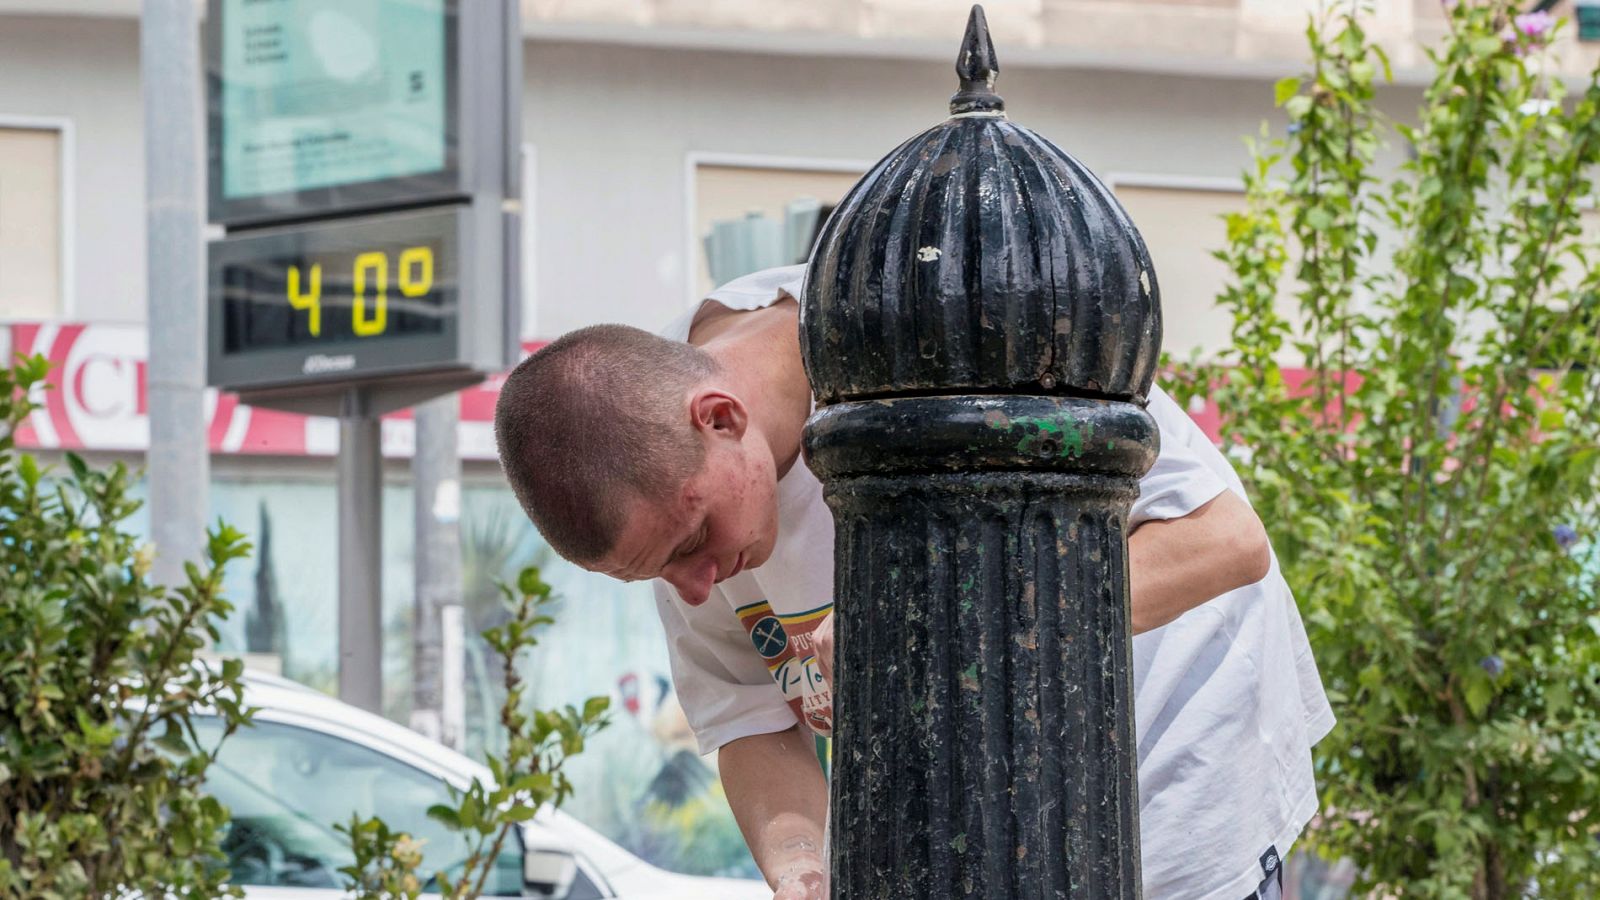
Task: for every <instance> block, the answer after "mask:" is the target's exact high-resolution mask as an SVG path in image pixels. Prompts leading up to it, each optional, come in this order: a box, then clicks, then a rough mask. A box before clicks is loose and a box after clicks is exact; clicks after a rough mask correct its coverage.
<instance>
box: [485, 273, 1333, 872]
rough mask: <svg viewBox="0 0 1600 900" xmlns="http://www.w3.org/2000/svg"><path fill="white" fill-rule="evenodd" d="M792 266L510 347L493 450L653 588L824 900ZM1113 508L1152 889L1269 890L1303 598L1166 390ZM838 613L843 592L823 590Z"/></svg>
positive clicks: (770, 847)
mask: <svg viewBox="0 0 1600 900" xmlns="http://www.w3.org/2000/svg"><path fill="white" fill-rule="evenodd" d="M803 275H804V268H803V267H801V266H791V267H786V268H783V269H773V270H768V271H766V272H759V273H756V274H755V275H750V276H746V277H745V278H741V279H739V280H737V281H734V282H732V283H730V284H728V285H726V286H724V287H722V288H720V289H718V290H717V291H714V292H712V294H711V295H710V296H709V298H708V299H707V300H706V301H705V302H704V303H702V304H700V306H699V308H698V309H696V310H694V311H692V312H691V313H690V314H689V315H687V316H685V317H684V318H682V319H680V320H679V321H678V322H676V323H674V324H673V325H672V326H671V327H669V328H668V329H667V331H666V332H665V335H664V337H657V336H654V335H650V334H647V333H645V332H642V331H639V330H637V329H632V328H627V327H625V326H614V325H612V326H604V325H603V326H595V327H593V328H588V329H582V330H580V331H577V332H573V333H572V334H569V335H567V336H565V337H563V338H561V339H560V340H557V341H555V342H554V343H552V344H550V345H549V346H548V347H546V348H544V349H543V350H541V351H539V352H538V353H537V354H534V355H533V356H532V357H530V358H529V359H528V360H526V361H524V362H523V363H522V365H520V366H519V367H518V368H517V369H516V371H514V372H513V373H512V374H511V376H510V377H509V378H508V379H507V381H506V384H505V386H504V388H502V390H501V395H500V401H499V406H498V408H497V409H496V412H495V429H496V436H497V439H498V441H499V447H500V458H501V462H502V465H503V466H504V468H505V471H506V475H507V477H508V479H509V480H510V482H511V485H512V488H513V489H514V490H515V491H516V494H517V497H518V499H519V501H520V502H521V503H522V506H523V508H524V509H525V510H527V512H528V515H529V517H530V518H531V519H532V520H533V522H534V524H535V525H536V526H538V528H539V530H540V531H541V532H542V533H543V534H544V536H545V538H546V540H548V541H549V543H550V545H551V547H553V548H554V549H555V550H556V551H557V552H558V553H560V554H561V555H562V556H564V557H566V558H567V559H569V560H571V561H573V562H575V563H577V564H579V565H581V566H583V567H584V568H587V569H590V570H592V571H596V572H603V573H605V574H608V575H611V576H613V577H616V578H620V579H624V580H629V581H633V580H644V579H652V580H654V581H655V586H656V599H657V611H658V613H659V614H660V617H661V621H662V624H663V626H664V627H665V629H666V633H667V640H668V643H669V649H670V653H671V658H672V668H673V677H674V681H675V682H676V686H677V691H678V695H679V698H680V700H681V702H682V704H683V707H684V711H685V713H686V715H687V716H688V719H689V723H690V725H691V726H692V727H693V728H694V731H695V735H696V739H697V741H698V743H699V746H700V750H701V752H702V753H710V752H712V751H713V750H717V751H720V758H719V764H720V769H721V775H722V781H723V785H724V788H725V790H726V793H727V796H728V802H729V804H730V806H732V808H733V811H734V816H735V817H736V818H737V819H738V821H739V826H740V829H741V830H742V831H743V833H744V836H745V840H746V841H747V842H748V843H749V845H750V850H751V852H752V853H753V854H754V856H755V859H756V862H757V864H758V865H759V866H760V867H761V871H762V872H763V873H764V874H765V875H766V877H767V880H768V882H769V883H770V884H771V885H772V886H773V889H774V891H775V892H776V893H775V896H776V897H777V898H778V900H809V898H813V897H823V896H825V893H823V891H824V882H825V874H824V873H825V870H824V865H823V856H822V849H823V845H824V837H823V827H824V821H825V817H826V813H827V784H826V781H825V779H824V777H823V774H822V771H821V769H820V767H819V766H818V764H817V761H816V759H815V756H814V754H813V751H812V739H811V734H812V733H813V732H815V733H818V734H822V735H828V734H829V733H830V730H831V727H832V708H831V706H832V704H831V691H830V689H829V682H828V676H829V671H828V666H829V665H830V664H831V641H832V639H831V623H832V618H831V612H832V605H833V602H834V597H833V596H832V591H833V519H832V516H831V514H830V513H829V511H828V509H827V507H826V506H825V505H824V503H823V501H822V489H821V485H820V484H819V483H818V481H817V479H816V478H815V477H814V476H812V475H811V473H810V471H809V470H807V469H806V466H805V463H804V461H803V460H802V459H801V458H800V438H801V431H802V428H803V426H804V424H805V421H806V418H807V416H808V415H809V414H810V412H811V408H812V401H811V394H810V388H809V385H808V384H807V381H806V377H805V372H804V370H803V368H802V366H801V362H800V350H799V337H798V335H799V328H798V304H797V300H796V298H797V297H798V296H799V295H800V280H801V278H802V277H803ZM1149 410H1150V412H1151V414H1152V415H1153V416H1154V417H1155V419H1156V422H1157V424H1158V425H1159V426H1160V431H1161V451H1160V456H1159V458H1158V459H1157V462H1156V464H1155V466H1154V467H1153V468H1152V469H1151V471H1150V472H1149V473H1148V474H1147V475H1146V476H1145V477H1144V478H1143V479H1141V481H1140V495H1139V499H1138V500H1137V501H1136V502H1135V504H1134V507H1133V511H1132V515H1131V516H1130V518H1129V528H1130V536H1129V575H1130V589H1131V596H1132V617H1133V629H1134V631H1135V635H1136V636H1135V638H1134V644H1133V649H1134V656H1133V665H1134V689H1135V700H1134V712H1135V717H1136V727H1137V731H1138V735H1139V748H1138V759H1139V787H1140V825H1141V838H1142V840H1141V843H1142V853H1143V873H1144V886H1145V895H1146V896H1147V897H1150V898H1152V900H1163V898H1183V900H1189V898H1193V900H1239V898H1241V897H1258V896H1260V897H1275V896H1277V894H1276V893H1275V892H1276V891H1280V890H1281V877H1282V875H1281V872H1282V870H1281V866H1280V865H1279V860H1280V859H1281V854H1282V853H1283V852H1286V851H1287V850H1288V848H1289V845H1290V844H1291V843H1292V842H1293V841H1294V839H1295V837H1296V836H1297V835H1298V834H1299V832H1300V829H1301V828H1302V827H1304V825H1305V823H1306V822H1307V821H1309V819H1310V818H1311V816H1312V814H1313V813H1314V812H1315V811H1316V805H1317V799H1316V791H1315V785H1314V784H1313V781H1312V773H1311V758H1310V748H1311V746H1312V744H1314V743H1315V742H1316V741H1317V740H1318V739H1320V738H1321V737H1322V736H1323V735H1324V734H1326V733H1327V731H1328V729H1329V728H1331V727H1332V724H1333V715H1332V712H1331V711H1330V709H1329V707H1328V703H1327V700H1326V698H1325V697H1324V695H1323V691H1322V686H1321V682H1320V680H1319V678H1318V675H1317V671H1316V664H1315V663H1314V662H1313V660H1312V658H1311V651H1310V647H1309V646H1308V644H1307V641H1306V637H1305V631H1304V628H1303V627H1302V625H1301V623H1300V617H1299V614H1298V612H1297V611H1296V609H1295V606H1294V600H1293V597H1292V596H1291V595H1290V594H1289V591H1288V588H1287V586H1286V585H1285V584H1284V582H1283V579H1282V577H1281V576H1280V575H1279V574H1278V571H1277V565H1276V563H1275V561H1274V559H1273V557H1272V552H1271V548H1270V547H1269V546H1268V544H1267V539H1266V535H1265V532H1264V530H1263V529H1262V527H1261V523H1260V521H1259V520H1258V519H1257V518H1256V516H1255V513H1254V512H1253V511H1252V510H1251V508H1250V506H1249V503H1248V502H1247V501H1246V500H1245V495H1244V490H1243V488H1242V486H1241V485H1240V483H1239V480H1238V478H1237V477H1236V476H1235V475H1234V473H1233V471H1232V469H1231V468H1230V467H1229V466H1228V464H1227V462H1226V461H1225V460H1224V459H1223V457H1222V455H1221V454H1220V453H1218V452H1217V450H1216V448H1215V447H1213V446H1212V445H1211V444H1210V442H1209V441H1208V440H1206V438H1205V436H1204V435H1203V434H1202V433H1201V432H1200V431H1199V429H1198V428H1196V427H1195V426H1194V424H1193V423H1192V422H1191V421H1190V420H1189V419H1188V417H1187V416H1186V415H1184V413H1183V412H1182V410H1180V409H1178V408H1177V406H1176V405H1175V404H1174V403H1173V402H1172V400H1171V399H1170V398H1169V397H1167V395H1166V394H1164V393H1162V392H1161V391H1160V390H1159V389H1157V390H1153V391H1152V393H1151V398H1150V404H1149ZM839 602H842V603H848V602H849V598H839Z"/></svg>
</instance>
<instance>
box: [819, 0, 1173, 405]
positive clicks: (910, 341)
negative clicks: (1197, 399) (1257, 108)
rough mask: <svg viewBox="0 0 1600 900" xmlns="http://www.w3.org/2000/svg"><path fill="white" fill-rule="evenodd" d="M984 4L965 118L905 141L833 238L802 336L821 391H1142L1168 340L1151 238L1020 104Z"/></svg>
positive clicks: (826, 394) (825, 248) (957, 113)
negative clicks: (1011, 96)
mask: <svg viewBox="0 0 1600 900" xmlns="http://www.w3.org/2000/svg"><path fill="white" fill-rule="evenodd" d="M998 69H999V67H998V65H997V64H996V62H995V56H994V48H993V46H992V44H991V43H990V40H989V34H988V28H987V26H986V24H985V22H984V19H983V11H982V9H981V8H980V7H976V6H975V7H973V12H972V18H971V19H970V20H969V22H968V26H967V35H966V39H965V41H964V42H963V45H962V51H961V55H960V57H958V60H957V64H956V71H957V73H958V74H959V75H960V76H961V90H960V91H958V92H957V93H956V94H955V96H954V97H952V98H951V113H952V114H951V117H950V118H949V119H948V120H946V121H945V122H943V123H941V124H939V125H937V126H935V127H933V128H930V129H928V130H927V131H925V132H923V133H922V134H919V135H917V136H916V137H913V138H912V139H910V140H909V141H906V142H905V143H904V144H901V145H900V146H899V147H898V148H896V149H895V150H894V151H893V152H892V153H890V154H889V155H888V156H886V157H884V158H883V159H882V160H881V161H879V162H878V164H877V165H875V166H873V168H872V170H871V171H870V172H868V173H867V174H866V175H865V176H864V177H863V178H862V179H861V181H859V182H858V183H857V184H856V186H855V187H854V188H852V189H851V191H850V193H849V194H848V195H847V196H846V197H845V199H844V200H843V201H842V202H841V203H840V205H839V207H838V209H837V210H835V212H834V213H833V215H832V217H830V218H829V220H828V223H827V225H826V226H825V227H824V228H823V231H822V234H821V236H820V237H819V239H818V241H817V246H816V249H815V250H814V251H813V254H812V257H811V264H810V267H809V270H808V272H807V278H806V288H805V297H804V298H803V302H802V309H801V350H802V353H803V356H804V358H805V364H806V371H807V373H808V374H809V376H810V378H811V385H812V389H813V391H814V392H815V393H816V395H817V400H818V402H819V403H835V402H839V401H842V400H852V399H863V398H870V397H879V396H887V395H903V394H914V393H927V394H934V393H966V392H972V393H993V392H1006V393H1031V394H1065V395H1079V396H1098V397H1112V398H1121V399H1132V400H1135V401H1137V402H1140V403H1143V402H1144V399H1145V396H1146V394H1147V393H1148V392H1149V390H1150V383H1151V379H1152V378H1153V377H1154V374H1155V366H1156V362H1157V357H1158V355H1159V353H1160V349H1161V306H1160V292H1159V289H1158V288H1157V285H1156V276H1155V270H1154V268H1153V267H1152V266H1151V264H1150V255H1149V252H1148V251H1147V250H1146V249H1145V245H1144V240H1143V239H1142V238H1140V237H1139V232H1138V229H1136V228H1134V226H1133V223H1132V222H1131V221H1130V220H1129V219H1128V214H1127V212H1126V211H1124V210H1123V208H1122V206H1121V205H1120V204H1119V203H1117V201H1116V198H1114V197H1113V196H1112V195H1111V192H1110V191H1109V190H1107V189H1106V187H1105V185H1103V184H1101V182H1100V180H1099V179H1098V178H1096V177H1095V176H1094V174H1093V173H1092V172H1090V171H1089V170H1088V169H1087V168H1085V167H1084V166H1083V165H1082V164H1081V163H1079V162H1078V161H1077V160H1075V159H1073V158H1072V157H1071V156H1068V155H1067V154H1066V153H1064V152H1063V151H1062V150H1061V149H1060V148H1058V147H1057V146H1055V145H1054V144H1052V143H1050V142H1049V141H1048V140H1045V139H1044V138H1042V137H1040V136H1039V135H1037V134H1035V133H1033V132H1032V131H1030V130H1029V129H1027V128H1024V127H1022V126H1021V125H1016V124H1014V123H1012V122H1010V121H1009V120H1008V119H1006V117H1005V113H1004V108H1005V107H1004V104H1003V102H1002V101H1001V100H1000V98H999V97H998V96H996V95H995V94H994V92H993V90H992V88H993V84H994V76H995V74H996V72H998Z"/></svg>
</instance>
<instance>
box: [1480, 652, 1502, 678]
mask: <svg viewBox="0 0 1600 900" xmlns="http://www.w3.org/2000/svg"><path fill="white" fill-rule="evenodd" d="M1478 665H1479V666H1480V667H1481V668H1482V669H1483V670H1484V671H1485V672H1488V673H1489V677H1490V678H1499V677H1500V676H1501V675H1504V674H1505V671H1506V661H1505V660H1503V659H1501V658H1500V657H1498V656H1485V657H1484V658H1483V659H1482V660H1479V662H1478Z"/></svg>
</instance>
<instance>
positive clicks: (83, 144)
mask: <svg viewBox="0 0 1600 900" xmlns="http://www.w3.org/2000/svg"><path fill="white" fill-rule="evenodd" d="M143 115H144V114H143V104H142V102H141V100H140V94H139V28H138V24H137V23H136V22H133V21H129V20H113V19H88V18H31V17H21V16H0V117H3V116H43V117H49V118H65V119H69V120H71V122H72V124H73V129H74V132H75V134H74V153H73V156H74V157H75V158H74V159H72V160H70V161H69V166H70V174H71V177H72V178H73V179H74V188H75V195H76V196H75V200H74V208H73V214H74V219H75V228H74V230H75V231H76V234H75V235H74V236H73V238H72V239H73V240H74V241H75V245H76V246H75V247H74V248H73V250H74V252H73V254H72V258H73V261H74V262H73V266H74V273H73V274H74V276H75V278H74V280H75V281H76V291H75V293H76V297H75V298H74V307H73V316H74V318H79V319H93V320H97V321H143V320H144V317H145V309H144V306H145V304H144V296H145V265H144V263H145V243H144V138H143V136H142V135H143V128H142V124H141V123H142V117H143ZM0 315H4V311H3V310H0Z"/></svg>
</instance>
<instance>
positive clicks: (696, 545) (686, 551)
mask: <svg viewBox="0 0 1600 900" xmlns="http://www.w3.org/2000/svg"><path fill="white" fill-rule="evenodd" d="M705 542H706V532H705V529H701V530H700V533H699V534H698V535H696V536H695V539H694V542H693V543H691V544H690V545H689V546H687V547H685V548H683V549H682V550H680V551H678V558H679V559H682V558H684V557H685V556H688V555H690V554H692V553H694V552H695V551H696V550H699V549H700V547H701V545H702V544H704V543H705Z"/></svg>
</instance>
